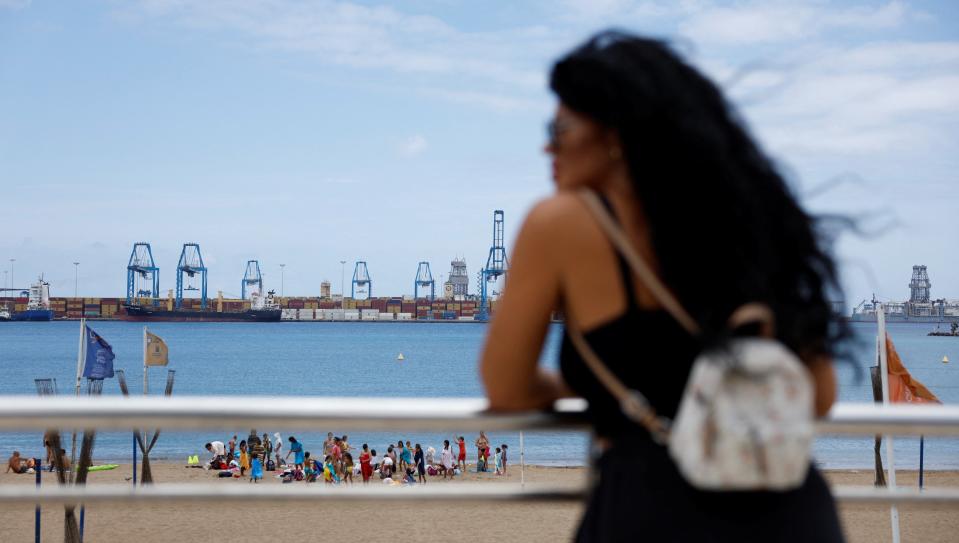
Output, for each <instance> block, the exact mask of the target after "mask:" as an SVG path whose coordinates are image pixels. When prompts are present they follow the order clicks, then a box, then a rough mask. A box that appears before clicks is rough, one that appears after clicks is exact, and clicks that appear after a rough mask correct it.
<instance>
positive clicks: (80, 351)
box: [68, 318, 87, 483]
mask: <svg viewBox="0 0 959 543" xmlns="http://www.w3.org/2000/svg"><path fill="white" fill-rule="evenodd" d="M86 330H87V320H86V319H84V318H81V319H80V345H79V347H78V348H77V384H76V389H75V393H76V396H77V397H78V398H79V397H80V379H81V378H82V376H83V362H84V358H86V356H85V355H86V344H87V342H86V341H84V340H85V339H86V335H87V334H86ZM76 462H77V429H76V428H74V429H73V431H72V435H71V436H70V467H71V468H72V467H73V466H74V465H75V464H76ZM73 473H74V472H73V470H72V469H71V470H70V473H69V474H68V476H69V480H70V483H73Z"/></svg>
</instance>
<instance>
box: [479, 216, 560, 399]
mask: <svg viewBox="0 0 959 543" xmlns="http://www.w3.org/2000/svg"><path fill="white" fill-rule="evenodd" d="M557 200H558V198H552V199H550V200H546V201H544V202H542V203H540V204H538V205H537V206H536V207H535V208H533V210H532V211H531V212H530V214H529V216H527V218H526V221H525V222H524V224H523V227H522V229H521V230H520V234H519V237H518V238H517V240H516V246H515V249H514V253H513V258H512V262H511V264H512V265H511V267H510V272H509V281H508V283H507V287H506V290H505V293H504V295H503V298H502V299H501V300H500V301H499V302H498V304H497V309H496V314H495V315H494V317H493V320H492V323H491V324H490V330H489V334H488V335H487V337H486V344H485V346H484V348H483V355H482V359H481V362H480V373H481V377H482V379H483V384H484V385H485V387H486V395H487V397H488V398H489V404H490V409H493V410H524V409H537V408H544V407H548V406H550V405H551V404H552V402H553V401H554V400H556V399H557V398H559V397H561V396H564V395H568V394H569V393H568V391H567V389H566V387H565V386H564V385H563V383H562V379H560V378H559V376H558V375H555V374H551V373H549V372H547V371H545V370H543V369H541V368H539V367H538V365H537V363H538V361H539V355H540V351H541V350H542V347H543V340H544V338H545V337H546V331H547V329H548V326H549V317H550V313H551V312H552V311H553V310H554V309H555V308H556V307H558V305H559V302H560V292H561V288H560V287H561V271H560V266H559V265H558V262H557V258H556V256H555V254H556V251H555V250H554V249H553V248H554V247H555V246H556V245H557V243H558V241H557V240H556V239H555V238H556V236H557V235H558V234H559V232H557V227H556V226H557V223H558V221H557V220H556V219H557V217H558V215H557V209H556V208H557V203H556V202H557Z"/></svg>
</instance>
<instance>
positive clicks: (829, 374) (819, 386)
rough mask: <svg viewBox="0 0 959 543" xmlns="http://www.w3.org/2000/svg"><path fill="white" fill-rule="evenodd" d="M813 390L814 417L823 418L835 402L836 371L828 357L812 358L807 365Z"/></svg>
mask: <svg viewBox="0 0 959 543" xmlns="http://www.w3.org/2000/svg"><path fill="white" fill-rule="evenodd" d="M809 371H810V372H811V373H812V379H813V387H814V389H815V400H814V403H815V406H816V417H817V418H820V417H824V416H826V414H827V413H829V409H830V408H831V407H832V404H833V403H835V401H836V371H835V369H833V367H832V359H831V358H829V357H818V358H814V359H813V360H812V361H811V362H810V363H809Z"/></svg>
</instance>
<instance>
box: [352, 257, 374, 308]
mask: <svg viewBox="0 0 959 543" xmlns="http://www.w3.org/2000/svg"><path fill="white" fill-rule="evenodd" d="M357 287H359V288H357ZM357 294H366V298H364V299H366V300H368V299H370V298H371V297H372V296H373V279H372V278H370V270H369V269H368V268H367V267H366V261H365V260H358V261H357V262H356V266H355V267H354V268H353V282H352V283H351V284H350V298H353V299H356V295H357Z"/></svg>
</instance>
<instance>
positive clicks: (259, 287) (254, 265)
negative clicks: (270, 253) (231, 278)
mask: <svg viewBox="0 0 959 543" xmlns="http://www.w3.org/2000/svg"><path fill="white" fill-rule="evenodd" d="M247 287H252V288H253V289H254V290H253V292H256V294H257V296H263V275H261V274H260V261H259V260H247V261H246V272H245V273H244V274H243V283H242V284H241V285H240V298H241V299H243V300H246V289H247Z"/></svg>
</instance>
